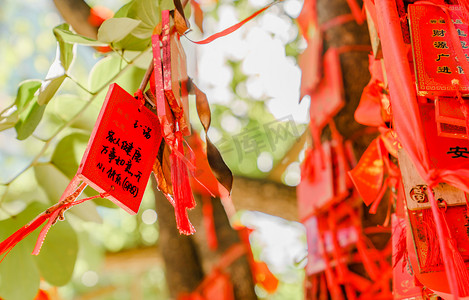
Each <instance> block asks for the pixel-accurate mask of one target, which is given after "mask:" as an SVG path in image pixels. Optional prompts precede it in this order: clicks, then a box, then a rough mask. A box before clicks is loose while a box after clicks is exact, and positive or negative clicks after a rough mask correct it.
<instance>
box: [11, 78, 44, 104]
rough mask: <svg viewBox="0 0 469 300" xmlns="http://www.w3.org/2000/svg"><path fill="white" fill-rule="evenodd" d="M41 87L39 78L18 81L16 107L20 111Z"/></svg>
mask: <svg viewBox="0 0 469 300" xmlns="http://www.w3.org/2000/svg"><path fill="white" fill-rule="evenodd" d="M40 87H41V81H40V80H26V81H23V82H22V83H20V86H19V87H18V93H17V94H16V99H15V105H16V109H17V110H19V111H22V110H23V109H24V108H25V107H26V106H27V105H28V104H29V103H30V101H31V100H32V99H33V98H34V93H35V92H36V91H37V90H38V89H39V88H40Z"/></svg>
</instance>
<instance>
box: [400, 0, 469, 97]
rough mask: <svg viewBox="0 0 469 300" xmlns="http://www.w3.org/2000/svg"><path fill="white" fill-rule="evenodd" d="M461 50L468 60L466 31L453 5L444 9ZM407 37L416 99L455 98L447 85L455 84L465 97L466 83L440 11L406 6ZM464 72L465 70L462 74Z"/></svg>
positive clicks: (468, 38) (424, 7) (452, 89)
mask: <svg viewBox="0 0 469 300" xmlns="http://www.w3.org/2000/svg"><path fill="white" fill-rule="evenodd" d="M448 8H449V11H450V17H451V21H452V23H453V24H454V26H455V29H456V31H457V34H458V38H459V42H460V44H461V47H462V50H463V52H464V54H465V55H466V58H469V37H468V35H469V30H468V25H467V24H464V23H463V22H462V20H461V18H460V17H459V16H458V14H459V15H461V12H460V8H459V6H457V5H450V6H448ZM408 12H409V22H410V29H411V31H410V33H411V38H412V49H413V54H414V66H415V74H416V79H417V80H416V81H417V91H418V93H419V95H421V96H425V95H427V94H428V95H449V96H451V95H455V88H454V87H453V86H452V83H451V81H452V80H453V79H457V80H458V81H459V86H460V90H461V92H462V93H463V94H467V93H469V79H468V78H467V76H466V75H465V74H464V71H463V69H462V67H461V66H460V65H459V64H458V61H457V57H456V55H455V53H456V51H455V48H454V47H455V45H454V43H453V40H452V38H451V35H450V31H449V26H451V24H448V22H447V21H446V14H445V13H444V11H443V10H442V9H441V8H439V7H437V6H432V5H419V4H414V5H409V7H408ZM466 72H467V70H466Z"/></svg>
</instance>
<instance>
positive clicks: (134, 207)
mask: <svg viewBox="0 0 469 300" xmlns="http://www.w3.org/2000/svg"><path fill="white" fill-rule="evenodd" d="M159 127H160V125H159V122H158V119H157V117H156V115H155V114H154V113H152V112H151V111H150V110H149V109H147V108H146V107H145V106H142V105H141V104H140V102H139V101H137V100H136V99H135V98H134V97H132V96H131V95H130V94H128V93H127V92H126V91H124V90H123V89H122V88H121V87H119V86H118V85H117V84H112V85H111V87H110V89H109V92H108V94H107V96H106V100H105V102H104V105H103V107H102V109H101V112H100V114H99V117H98V120H97V122H96V126H95V128H94V129H93V133H92V135H91V139H90V142H89V143H88V148H87V149H86V152H85V154H84V156H83V160H82V163H81V164H80V168H79V170H78V175H79V176H80V178H82V179H83V180H84V181H85V182H87V183H88V184H89V185H90V186H91V187H93V188H94V189H95V190H97V191H98V192H101V193H102V192H107V193H109V194H110V196H109V197H108V198H109V199H110V200H112V201H113V202H115V203H116V204H117V205H119V206H120V207H122V208H123V209H125V210H126V211H127V212H129V213H132V214H134V213H137V211H138V208H139V206H140V202H141V200H142V196H143V193H144V191H145V187H146V186H147V182H148V177H149V176H150V173H151V169H152V166H153V163H154V160H155V158H156V155H157V153H158V149H159V146H160V143H161V138H162V137H161V130H160V128H159Z"/></svg>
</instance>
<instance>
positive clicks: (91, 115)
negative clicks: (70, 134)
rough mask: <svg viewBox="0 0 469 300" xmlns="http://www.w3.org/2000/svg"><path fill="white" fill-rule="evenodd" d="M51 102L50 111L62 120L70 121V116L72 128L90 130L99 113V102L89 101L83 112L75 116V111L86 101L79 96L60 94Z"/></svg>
mask: <svg viewBox="0 0 469 300" xmlns="http://www.w3.org/2000/svg"><path fill="white" fill-rule="evenodd" d="M51 104H52V107H51V109H52V113H53V114H55V115H56V116H57V117H59V118H60V119H62V120H63V121H64V122H67V121H70V120H71V119H72V118H73V119H74V120H75V121H74V122H73V124H71V125H70V126H71V127H73V128H79V129H83V130H85V131H89V132H91V130H93V127H94V123H95V122H96V119H97V117H98V114H99V110H100V106H99V103H95V102H94V103H91V104H90V105H88V108H87V109H86V112H85V113H82V114H80V115H79V116H78V117H77V116H76V113H77V111H80V110H81V109H82V108H83V106H85V105H86V104H87V101H85V100H83V99H82V98H79V97H78V96H74V95H69V94H60V95H58V96H56V98H55V100H54V102H53V103H51Z"/></svg>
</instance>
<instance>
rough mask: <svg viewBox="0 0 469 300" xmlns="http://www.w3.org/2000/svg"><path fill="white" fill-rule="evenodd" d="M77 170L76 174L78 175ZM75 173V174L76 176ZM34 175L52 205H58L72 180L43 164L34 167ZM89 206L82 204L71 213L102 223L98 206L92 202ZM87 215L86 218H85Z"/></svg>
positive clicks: (52, 167) (51, 165)
mask: <svg viewBox="0 0 469 300" xmlns="http://www.w3.org/2000/svg"><path fill="white" fill-rule="evenodd" d="M76 171H77V170H76V169H75V173H76ZM75 173H74V174H75ZM34 175H35V176H36V180H37V182H38V184H39V185H40V186H41V188H42V189H43V190H44V191H45V193H46V194H47V197H48V198H49V201H50V202H51V203H56V202H57V201H59V199H60V197H61V196H62V194H63V192H64V191H65V188H66V187H67V185H68V184H69V182H70V179H69V178H68V177H67V176H65V174H64V173H62V172H61V171H60V169H59V168H58V167H57V166H56V165H54V164H43V165H37V166H35V167H34ZM89 194H90V193H86V192H85V193H84V197H88V196H89ZM87 203H89V204H85V203H83V204H80V205H78V206H76V207H73V208H71V209H70V213H73V214H74V215H76V216H78V217H79V218H81V219H83V220H85V221H92V222H97V223H101V221H102V219H101V217H100V216H99V214H98V212H97V211H96V205H94V204H93V203H92V202H91V201H88V202H87ZM85 215H86V216H85Z"/></svg>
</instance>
